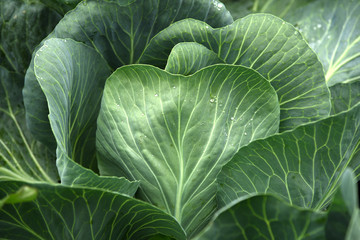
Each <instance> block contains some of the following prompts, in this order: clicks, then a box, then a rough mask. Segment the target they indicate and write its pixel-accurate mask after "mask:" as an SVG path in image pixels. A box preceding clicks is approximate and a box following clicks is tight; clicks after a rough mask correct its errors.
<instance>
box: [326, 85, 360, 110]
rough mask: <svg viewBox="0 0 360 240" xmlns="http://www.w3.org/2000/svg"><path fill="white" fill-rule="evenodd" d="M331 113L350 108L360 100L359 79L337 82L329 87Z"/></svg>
mask: <svg viewBox="0 0 360 240" xmlns="http://www.w3.org/2000/svg"><path fill="white" fill-rule="evenodd" d="M329 89H330V93H331V114H337V113H340V112H343V111H348V110H350V109H351V108H352V107H353V106H355V105H356V104H357V103H359V102H360V80H359V81H353V82H350V83H338V84H335V85H334V86H331V87H330V88H329Z"/></svg>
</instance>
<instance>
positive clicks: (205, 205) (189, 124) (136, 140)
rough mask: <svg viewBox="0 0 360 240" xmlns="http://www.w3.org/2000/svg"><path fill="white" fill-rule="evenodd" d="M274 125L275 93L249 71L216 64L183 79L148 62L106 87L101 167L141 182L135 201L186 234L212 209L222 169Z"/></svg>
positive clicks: (100, 131) (101, 123)
mask: <svg viewBox="0 0 360 240" xmlns="http://www.w3.org/2000/svg"><path fill="white" fill-rule="evenodd" d="M278 124H279V104H278V101H277V96H276V93H275V91H274V89H273V88H272V87H271V85H270V83H269V82H268V81H267V80H266V79H264V78H263V77H261V76H260V75H259V74H258V73H256V72H255V71H253V70H251V69H248V68H245V67H240V66H228V65H218V66H213V67H208V68H205V69H203V70H201V71H198V72H197V73H195V74H194V75H191V76H189V77H185V76H181V75H172V74H169V73H167V72H165V71H163V70H160V69H158V68H155V67H152V66H146V65H133V66H126V67H122V68H120V69H118V70H117V71H116V72H115V73H114V74H113V75H112V76H111V77H110V78H109V79H108V80H107V81H106V85H105V89H104V96H103V100H102V106H101V110H100V114H99V118H98V129H97V149H98V152H99V156H100V158H99V169H100V172H101V173H102V174H104V175H117V176H126V177H127V178H129V179H131V180H134V179H136V180H140V183H141V185H140V187H141V189H140V190H141V191H140V195H139V197H140V198H142V199H144V200H146V201H149V202H151V203H153V204H155V205H157V206H159V207H160V208H162V209H164V210H166V211H167V212H168V213H171V214H172V215H173V216H175V217H176V218H177V219H178V221H179V222H181V224H182V226H183V227H184V228H185V229H186V231H187V232H188V233H189V235H192V234H193V233H194V232H196V230H197V229H198V228H199V227H200V226H201V225H203V224H204V223H206V221H207V219H208V218H209V217H210V215H211V213H212V212H214V211H215V210H216V200H215V192H216V185H215V177H216V175H217V174H218V172H219V171H220V168H221V166H222V165H223V164H224V163H225V162H227V161H228V160H230V159H231V157H232V156H233V154H234V153H235V152H236V151H237V150H238V149H239V148H240V147H241V146H244V145H246V144H248V143H249V142H250V141H253V140H255V139H257V138H263V137H266V136H269V135H272V134H274V133H275V132H276V131H277V129H278Z"/></svg>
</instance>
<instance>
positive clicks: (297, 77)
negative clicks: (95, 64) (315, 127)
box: [139, 14, 330, 131]
mask: <svg viewBox="0 0 360 240" xmlns="http://www.w3.org/2000/svg"><path fill="white" fill-rule="evenodd" d="M180 42H197V43H200V44H202V45H204V46H205V47H207V48H208V49H209V50H212V51H213V52H215V53H216V54H217V55H218V57H219V58H220V59H222V60H223V61H224V62H225V63H228V64H234V65H244V66H247V67H250V68H252V69H254V70H256V71H258V72H259V73H260V74H261V75H262V76H263V77H264V78H266V79H268V80H269V81H270V82H271V85H272V86H273V87H274V88H275V90H276V92H277V94H278V98H279V101H280V107H281V120H280V121H281V123H280V130H281V131H284V130H288V129H292V128H294V127H296V126H298V125H299V124H303V123H307V122H311V121H314V120H317V119H320V118H324V117H327V116H328V115H329V112H330V100H329V90H328V88H327V86H326V83H325V78H324V73H323V68H322V65H321V63H320V61H319V60H318V57H317V55H316V54H315V53H314V52H313V50H312V49H311V48H310V47H309V46H308V44H307V43H306V41H305V40H304V39H303V37H302V36H301V34H299V32H298V31H297V30H296V29H295V28H294V27H293V26H292V25H290V24H288V23H286V22H284V21H283V20H281V19H279V18H277V17H274V16H272V15H268V14H254V15H249V16H247V17H245V18H242V19H239V20H237V21H235V22H234V23H233V24H231V25H228V26H226V27H223V28H218V29H213V28H212V27H210V26H209V25H207V24H206V23H204V22H200V21H197V20H193V19H187V20H183V21H179V22H177V23H175V24H173V25H171V26H170V27H168V28H166V29H164V30H163V31H161V32H160V33H159V34H158V35H156V36H155V37H154V38H153V39H152V40H151V42H150V44H149V46H148V47H147V48H146V50H145V52H144V54H143V55H142V57H141V58H140V60H139V61H140V62H141V63H147V64H152V65H156V66H158V67H164V66H165V65H166V61H167V60H168V56H169V54H170V51H171V49H172V48H173V47H174V45H175V44H177V43H180ZM183 65H186V63H183Z"/></svg>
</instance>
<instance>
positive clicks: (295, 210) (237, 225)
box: [195, 195, 326, 240]
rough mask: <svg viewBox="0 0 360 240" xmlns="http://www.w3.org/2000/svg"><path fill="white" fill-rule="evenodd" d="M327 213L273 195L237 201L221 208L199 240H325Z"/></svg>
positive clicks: (197, 239)
mask: <svg viewBox="0 0 360 240" xmlns="http://www.w3.org/2000/svg"><path fill="white" fill-rule="evenodd" d="M325 221H326V214H324V213H320V212H316V211H313V210H310V209H303V208H299V207H296V206H292V205H289V204H288V203H286V202H285V201H283V200H280V199H279V198H277V197H275V196H272V195H258V196H253V197H245V198H241V199H239V200H236V201H234V202H232V203H231V204H229V205H228V206H226V207H224V208H222V209H220V210H219V211H218V212H217V213H216V215H215V216H214V219H213V220H212V222H211V223H210V224H209V225H208V226H207V227H206V228H205V229H204V231H203V232H202V233H201V234H199V236H197V237H196V238H195V240H208V239H212V240H221V239H227V240H237V239H284V240H286V239H288V240H293V239H296V240H300V239H324V224H325Z"/></svg>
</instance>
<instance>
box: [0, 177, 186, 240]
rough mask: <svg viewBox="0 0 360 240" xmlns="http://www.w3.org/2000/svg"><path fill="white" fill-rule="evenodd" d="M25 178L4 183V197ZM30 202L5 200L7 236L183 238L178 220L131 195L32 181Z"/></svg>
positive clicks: (0, 193) (0, 190)
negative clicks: (34, 196)
mask: <svg viewBox="0 0 360 240" xmlns="http://www.w3.org/2000/svg"><path fill="white" fill-rule="evenodd" d="M23 184H24V183H23V182H0V199H1V198H3V197H4V196H6V195H8V194H9V193H12V192H15V191H17V189H18V188H19V187H20V186H22V185H23ZM30 186H31V187H32V188H36V189H37V190H38V197H37V199H36V200H34V201H32V202H24V203H20V204H11V205H10V204H6V205H5V206H4V207H3V208H2V209H1V210H0V219H1V220H0V233H1V237H3V238H7V239H19V240H21V239H134V240H135V239H149V238H151V236H154V235H157V234H162V235H165V236H171V237H174V238H176V239H185V235H184V232H183V230H182V228H181V227H180V226H179V224H178V223H177V222H176V220H175V219H174V218H172V217H171V216H170V215H168V214H166V213H164V212H162V211H161V210H159V209H157V208H155V207H154V206H151V205H150V204H147V203H145V202H142V201H140V200H136V199H134V198H130V197H128V196H124V195H120V194H114V193H109V192H103V191H100V190H96V189H86V188H74V187H73V188H70V187H66V186H61V185H47V184H32V185H30Z"/></svg>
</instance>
